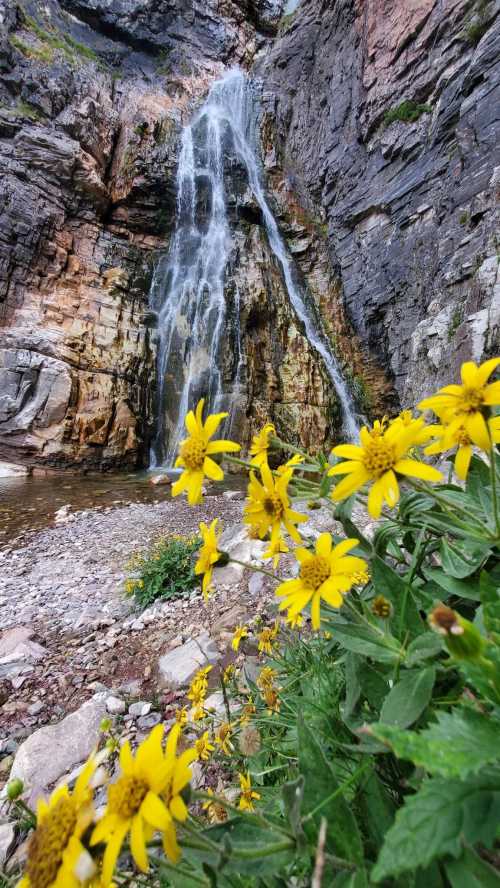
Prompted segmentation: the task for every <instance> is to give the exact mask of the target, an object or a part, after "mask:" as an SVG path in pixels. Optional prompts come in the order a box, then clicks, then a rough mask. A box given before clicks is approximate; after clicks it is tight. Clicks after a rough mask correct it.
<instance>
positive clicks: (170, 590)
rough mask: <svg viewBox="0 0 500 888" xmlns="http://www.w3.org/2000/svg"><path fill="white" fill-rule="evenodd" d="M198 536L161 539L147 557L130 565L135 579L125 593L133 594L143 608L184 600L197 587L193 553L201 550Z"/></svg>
mask: <svg viewBox="0 0 500 888" xmlns="http://www.w3.org/2000/svg"><path fill="white" fill-rule="evenodd" d="M199 546H200V540H199V538H198V537H197V536H194V537H184V536H178V535H172V536H168V537H164V538H161V539H160V540H158V541H157V542H156V543H155V545H154V546H153V548H152V549H151V550H150V551H149V552H146V553H145V554H142V555H138V556H135V557H133V558H132V559H131V561H130V562H129V565H128V566H129V568H130V569H133V571H134V578H133V579H129V580H127V581H126V583H125V591H126V592H127V594H128V595H133V596H134V597H135V599H136V600H137V602H138V604H140V606H141V607H148V606H149V605H150V604H152V603H153V601H156V600H157V599H159V598H161V599H168V598H185V597H186V595H188V594H189V592H191V590H192V589H194V587H195V586H196V585H198V583H199V581H198V578H197V577H196V576H195V574H194V571H193V567H194V553H195V552H196V551H197V550H198V549H199Z"/></svg>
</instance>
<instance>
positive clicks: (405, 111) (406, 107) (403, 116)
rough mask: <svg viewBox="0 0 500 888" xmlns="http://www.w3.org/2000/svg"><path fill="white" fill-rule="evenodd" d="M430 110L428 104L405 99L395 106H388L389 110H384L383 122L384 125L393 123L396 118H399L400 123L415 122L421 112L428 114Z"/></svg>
mask: <svg viewBox="0 0 500 888" xmlns="http://www.w3.org/2000/svg"><path fill="white" fill-rule="evenodd" d="M431 111H432V108H431V107H430V106H429V105H420V104H418V103H417V102H412V101H411V100H409V99H407V100H406V101H404V102H401V103H400V104H399V105H396V107H395V108H390V109H389V111H386V112H385V114H384V123H385V125H386V126H389V124H390V123H394V122H395V121H396V120H400V121H401V122H402V123H415V121H416V120H418V119H419V117H421V116H422V114H430V113H431Z"/></svg>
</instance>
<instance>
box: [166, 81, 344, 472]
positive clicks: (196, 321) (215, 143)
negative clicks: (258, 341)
mask: <svg viewBox="0 0 500 888" xmlns="http://www.w3.org/2000/svg"><path fill="white" fill-rule="evenodd" d="M252 124H253V120H252V103H251V95H250V90H249V87H248V82H247V81H246V79H245V77H244V75H243V74H242V73H241V72H240V71H239V70H232V71H230V72H229V73H228V74H227V75H226V76H225V77H224V78H223V79H222V80H220V81H218V82H217V83H215V84H214V86H213V87H212V89H211V90H210V93H209V95H208V97H207V99H206V101H205V103H204V104H203V106H202V107H201V108H200V110H199V111H198V112H197V114H196V115H195V117H194V119H193V120H192V122H191V123H190V124H189V125H188V126H186V127H185V128H184V130H183V134H182V144H181V151H180V157H179V166H178V171H177V209H176V225H175V231H174V235H173V239H172V244H171V248H170V252H169V254H168V256H167V257H166V258H165V260H164V262H163V263H161V264H160V266H159V267H158V269H157V271H156V274H155V277H154V281H153V286H152V291H151V307H152V308H153V310H155V311H156V312H157V315H158V362H157V376H158V411H157V416H158V425H157V434H156V438H155V441H154V445H153V448H152V453H151V463H152V465H153V466H157V465H160V464H165V465H172V462H173V459H174V456H175V453H176V451H177V447H178V444H179V441H180V440H181V439H182V438H183V437H184V434H185V433H184V417H185V415H186V413H187V411H188V410H189V409H191V408H192V407H193V406H194V405H195V404H196V402H197V400H198V398H200V397H202V396H206V398H207V404H208V405H209V407H210V410H211V412H217V411H219V410H221V409H222V410H229V412H230V413H231V403H233V404H234V392H235V390H237V389H239V387H240V386H241V370H242V366H243V358H242V353H241V337H240V330H239V301H240V294H239V293H238V292H237V293H236V296H235V299H234V311H235V315H236V322H235V331H234V332H235V342H234V353H235V355H236V359H237V369H236V378H235V380H234V381H233V383H232V386H231V391H227V390H226V391H225V390H224V388H225V387H224V381H223V374H222V345H223V337H224V336H225V335H227V332H226V329H225V328H226V318H227V304H226V299H225V293H224V276H225V269H226V265H227V261H228V258H229V253H230V250H231V246H232V238H231V230H230V225H229V219H228V212H227V206H226V195H225V182H224V140H225V139H226V138H228V137H230V138H231V139H232V145H233V149H234V152H235V154H236V156H237V157H238V159H239V161H240V162H241V163H242V164H243V166H244V168H245V171H246V175H247V177H248V183H249V186H250V188H251V190H252V192H253V195H254V197H255V200H256V202H257V204H258V205H259V208H260V210H261V213H262V218H263V221H264V224H265V228H266V232H267V237H268V240H269V245H270V247H271V250H272V252H273V253H274V255H275V257H276V258H277V259H278V261H279V263H280V265H281V268H282V272H283V277H284V280H285V284H286V288H287V291H288V295H289V298H290V302H291V304H292V306H293V308H294V310H295V313H296V315H297V318H298V319H299V321H300V322H301V323H302V325H303V327H304V330H305V333H306V336H307V338H308V340H309V342H310V344H311V345H312V346H313V348H314V349H315V350H316V351H317V352H318V354H319V355H320V356H321V358H322V359H323V362H324V365H325V368H326V370H327V372H328V375H329V376H330V378H331V380H332V382H333V384H334V386H335V389H336V391H337V395H338V398H339V401H340V405H341V408H342V415H343V425H344V431H345V433H346V435H347V436H348V437H350V438H355V437H356V436H357V433H358V425H357V422H356V411H355V407H354V403H353V400H352V397H351V395H350V392H349V390H348V388H347V385H346V383H345V381H344V379H343V377H342V373H341V370H340V367H339V364H338V362H337V359H336V357H335V354H334V352H333V350H332V348H331V345H330V343H329V341H328V338H327V336H326V334H325V332H324V330H323V329H322V326H321V320H320V318H319V315H318V312H317V310H316V309H315V306H314V304H312V300H309V299H308V298H307V297H306V295H305V294H304V293H303V291H302V288H301V287H300V286H299V285H298V283H297V282H296V279H295V277H296V276H295V274H294V267H293V264H292V260H291V259H290V257H289V255H288V253H287V250H286V247H285V244H284V241H283V239H282V237H281V235H280V233H279V230H278V226H277V223H276V220H275V218H274V216H273V214H272V212H271V209H270V207H269V204H268V202H267V199H266V196H265V192H264V188H263V185H262V182H261V172H260V168H259V162H258V160H257V153H256V151H255V150H254V147H253V145H252ZM226 389H227V386H226ZM230 421H231V420H230Z"/></svg>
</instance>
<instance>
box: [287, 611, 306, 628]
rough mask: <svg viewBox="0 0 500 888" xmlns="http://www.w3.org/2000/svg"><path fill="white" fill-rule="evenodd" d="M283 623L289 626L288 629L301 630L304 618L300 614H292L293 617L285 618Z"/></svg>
mask: <svg viewBox="0 0 500 888" xmlns="http://www.w3.org/2000/svg"><path fill="white" fill-rule="evenodd" d="M285 623H286V624H287V626H290V629H301V628H302V626H303V625H304V617H303V616H302V614H301V613H298V614H294V616H293V617H290V616H287V618H286V620H285Z"/></svg>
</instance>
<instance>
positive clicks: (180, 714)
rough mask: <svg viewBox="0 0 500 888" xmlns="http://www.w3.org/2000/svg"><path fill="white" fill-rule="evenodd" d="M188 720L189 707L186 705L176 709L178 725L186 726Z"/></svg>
mask: <svg viewBox="0 0 500 888" xmlns="http://www.w3.org/2000/svg"><path fill="white" fill-rule="evenodd" d="M187 720H188V714H187V709H186V707H185V706H183V707H182V708H181V709H176V710H175V721H176V722H177V724H178V725H180V727H181V728H183V727H185V725H187Z"/></svg>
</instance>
